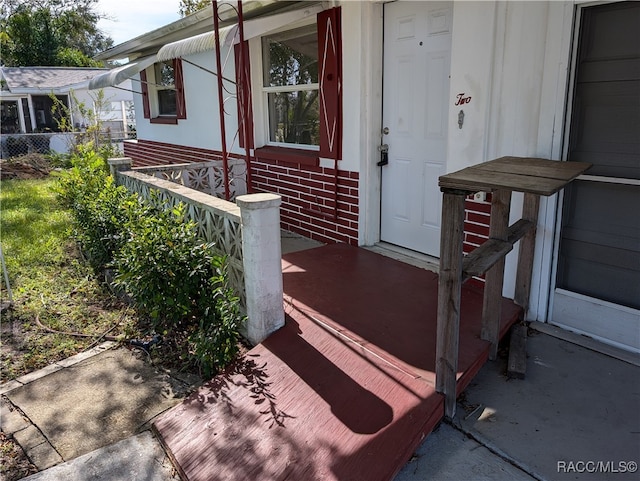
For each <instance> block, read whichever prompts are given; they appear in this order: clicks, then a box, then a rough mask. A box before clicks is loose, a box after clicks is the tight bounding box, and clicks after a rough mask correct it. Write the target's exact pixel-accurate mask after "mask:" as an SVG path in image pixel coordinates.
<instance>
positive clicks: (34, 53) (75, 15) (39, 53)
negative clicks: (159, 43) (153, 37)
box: [0, 0, 113, 67]
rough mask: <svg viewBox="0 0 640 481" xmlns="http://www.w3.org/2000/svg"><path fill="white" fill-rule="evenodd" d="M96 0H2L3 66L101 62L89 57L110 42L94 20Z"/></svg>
mask: <svg viewBox="0 0 640 481" xmlns="http://www.w3.org/2000/svg"><path fill="white" fill-rule="evenodd" d="M97 2H98V0H2V6H1V9H0V27H1V28H0V31H1V32H2V33H0V52H1V62H2V64H3V65H6V66H16V67H17V66H20V67H26V66H36V65H37V66H68V67H91V66H102V64H101V63H99V62H96V61H94V60H93V59H92V58H91V57H92V56H93V55H95V54H96V53H98V52H100V51H102V50H106V49H107V48H109V47H111V46H112V45H113V40H112V39H111V38H109V37H107V36H106V35H105V34H104V33H103V32H101V31H100V30H99V29H98V27H97V23H98V20H100V19H101V18H103V16H102V15H100V14H99V13H97V12H96V11H95V10H94V8H95V6H96V4H97Z"/></svg>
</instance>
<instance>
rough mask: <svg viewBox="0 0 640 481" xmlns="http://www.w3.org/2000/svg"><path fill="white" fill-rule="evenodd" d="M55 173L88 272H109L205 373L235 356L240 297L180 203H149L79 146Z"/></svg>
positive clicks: (155, 200) (156, 327) (98, 157)
mask: <svg viewBox="0 0 640 481" xmlns="http://www.w3.org/2000/svg"><path fill="white" fill-rule="evenodd" d="M70 161H71V164H72V166H73V167H72V168H71V169H69V170H68V171H66V172H64V173H63V174H62V175H61V178H60V181H59V185H58V196H59V198H60V200H61V201H62V203H63V204H64V205H66V206H68V207H70V208H71V210H72V213H73V218H74V222H73V227H74V235H75V237H76V239H77V240H78V241H79V243H80V245H81V247H82V249H83V251H84V252H85V253H86V254H87V256H88V258H89V260H90V262H91V264H92V267H93V268H94V269H96V270H99V271H101V270H103V269H104V268H106V267H113V268H115V280H114V284H115V286H116V287H118V288H120V289H122V290H123V291H124V292H125V293H126V294H127V295H128V296H129V297H130V299H131V302H132V303H133V305H134V306H135V307H136V308H137V309H138V311H139V312H140V313H141V314H142V315H143V316H144V317H146V318H148V319H149V320H150V322H151V326H152V328H153V329H154V330H155V331H156V332H159V333H163V334H165V335H169V336H173V337H174V338H176V339H181V340H182V341H183V342H184V343H185V344H186V345H185V346H183V347H185V348H186V349H187V350H188V354H187V357H188V358H189V359H190V360H191V361H192V362H194V363H195V364H197V365H198V366H199V367H200V369H201V370H202V371H203V373H204V374H205V375H207V376H208V375H210V374H212V373H213V372H215V371H216V370H217V369H220V368H222V367H224V366H226V365H227V364H228V363H229V362H231V361H232V360H233V359H234V358H235V357H236V355H237V352H238V341H239V337H240V336H239V326H240V323H241V322H242V315H241V313H240V307H239V306H240V303H239V299H238V298H237V296H235V294H234V293H233V290H232V289H231V288H230V287H229V286H228V281H227V278H228V277H227V267H226V260H225V259H224V258H223V257H220V256H216V255H214V253H213V251H212V245H211V244H208V243H205V242H203V241H202V240H200V239H199V238H198V237H197V234H196V232H197V230H196V224H195V223H194V222H187V221H186V219H185V206H184V205H183V204H180V205H178V206H176V207H173V208H170V207H168V206H167V205H166V204H164V203H162V202H160V200H159V198H158V197H153V198H152V199H151V200H150V201H149V202H145V201H143V200H142V199H141V198H140V197H139V196H138V195H135V194H130V193H129V192H128V191H127V190H126V189H125V188H124V187H118V186H116V185H115V182H114V180H113V178H112V177H111V176H110V175H108V171H107V168H106V163H105V161H104V159H103V157H102V156H101V155H99V154H97V153H96V152H94V151H93V150H92V149H91V148H90V147H83V146H80V147H79V149H78V152H77V153H76V154H74V155H72V156H71V158H70Z"/></svg>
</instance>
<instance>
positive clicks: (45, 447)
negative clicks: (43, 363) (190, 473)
mask: <svg viewBox="0 0 640 481" xmlns="http://www.w3.org/2000/svg"><path fill="white" fill-rule="evenodd" d="M113 347H114V344H113V343H105V344H103V345H101V346H100V347H98V348H95V349H92V350H91V351H88V352H86V353H82V354H79V355H77V356H73V357H71V358H69V359H66V360H64V361H61V362H58V363H55V364H52V365H50V366H48V367H46V368H44V369H41V370H40V371H36V372H34V373H30V374H28V375H26V376H23V377H21V378H18V379H17V380H16V381H12V382H11V383H7V384H4V385H2V386H1V387H0V393H2V400H1V405H0V426H1V428H2V431H3V432H5V433H6V434H9V435H12V436H13V437H14V439H15V440H16V441H17V442H18V443H19V444H20V446H21V447H22V449H23V450H24V452H25V453H26V454H27V456H28V457H29V459H30V460H31V462H32V463H33V464H34V465H35V466H36V467H37V468H38V469H40V470H46V471H43V472H41V473H38V474H37V475H34V476H33V478H34V479H78V480H80V479H87V480H88V479H109V480H114V481H115V480H117V479H136V480H137V479H159V480H164V479H167V480H168V479H174V477H173V469H172V468H171V464H170V463H169V461H168V459H166V455H165V454H164V452H163V451H162V449H161V448H160V447H159V445H157V443H156V442H155V440H154V439H153V437H152V436H151V434H150V432H149V431H148V430H149V427H150V423H151V422H152V421H153V420H154V419H155V417H156V416H158V415H159V414H161V413H163V412H164V411H166V410H167V409H169V408H170V407H172V406H174V405H175V404H177V403H179V402H180V401H181V400H182V398H183V397H184V395H185V394H186V393H187V392H188V391H189V390H190V389H191V388H193V387H195V386H196V384H197V382H198V380H197V379H196V378H194V377H189V376H184V375H176V374H171V373H168V372H163V371H161V370H159V369H157V368H155V367H154V366H152V365H151V364H150V363H149V362H148V360H147V355H146V353H144V352H142V351H137V350H133V351H130V350H129V349H126V348H122V347H121V348H117V349H114V348H113ZM145 432H146V434H145ZM122 440H126V441H122ZM121 441H122V442H123V444H122V443H120V442H121ZM96 450H97V451H96ZM132 450H133V451H132ZM70 460H72V461H71V462H70V463H64V462H65V461H70ZM61 463H64V464H61ZM56 465H60V466H56ZM89 465H92V466H93V467H92V468H91V469H89V468H88V466H89ZM143 465H144V466H147V467H148V466H154V469H157V470H158V471H157V473H156V471H153V470H152V471H151V472H154V473H156V474H157V476H156V475H154V477H152V478H145V477H141V476H138V475H135V476H133V477H131V476H129V475H127V476H124V477H123V476H121V475H118V474H117V473H118V472H119V471H118V469H121V468H122V469H125V467H126V469H127V470H128V471H127V472H128V473H137V472H138V470H139V469H140V466H143ZM52 466H56V467H55V468H51V467H52ZM116 466H120V467H121V468H116ZM136 466H138V467H136ZM47 468H51V473H53V474H46V475H45V474H44V473H49V470H48V469H47ZM145 472H146V471H145ZM55 473H64V475H63V474H55ZM72 473H75V474H72ZM100 473H102V474H100ZM162 473H164V474H162ZM120 474H122V473H120ZM165 475H166V476H165ZM48 476H52V477H48ZM162 476H165V477H162ZM175 479H177V478H175Z"/></svg>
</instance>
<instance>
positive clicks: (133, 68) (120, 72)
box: [89, 55, 158, 90]
mask: <svg viewBox="0 0 640 481" xmlns="http://www.w3.org/2000/svg"><path fill="white" fill-rule="evenodd" d="M157 61H158V60H157V58H156V56H155V55H149V56H148V57H143V58H139V59H137V60H135V61H133V62H129V63H127V64H125V65H121V66H119V67H116V68H113V69H111V70H109V71H108V72H105V73H102V74H100V75H96V76H95V77H93V78H92V79H91V80H90V81H89V90H97V89H103V88H107V87H114V86H116V85H119V84H121V83H122V82H124V81H125V80H127V79H129V78H131V77H133V76H134V75H135V74H137V73H138V72H140V71H141V70H144V69H145V68H147V67H149V66H151V65H153V64H154V63H156V62H157Z"/></svg>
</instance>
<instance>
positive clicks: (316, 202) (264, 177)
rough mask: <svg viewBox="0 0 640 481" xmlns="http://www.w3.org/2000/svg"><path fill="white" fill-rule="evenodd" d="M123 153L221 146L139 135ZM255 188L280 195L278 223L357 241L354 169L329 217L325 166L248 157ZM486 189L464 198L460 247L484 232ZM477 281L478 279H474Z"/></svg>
mask: <svg viewBox="0 0 640 481" xmlns="http://www.w3.org/2000/svg"><path fill="white" fill-rule="evenodd" d="M124 155H125V156H126V157H131V158H132V159H133V161H134V162H133V165H134V167H141V166H145V165H164V164H171V163H183V162H205V161H209V160H219V159H220V158H221V154H220V152H216V151H213V150H207V149H199V148H196V147H187V146H182V145H174V144H167V143H163V142H153V141H148V140H138V142H137V143H130V142H125V144H124ZM252 175H253V187H254V191H255V192H272V193H275V194H279V195H281V196H282V208H281V213H280V214H281V224H282V228H283V229H286V230H289V231H292V232H297V233H299V234H301V235H304V236H306V237H309V238H311V239H315V240H318V241H320V242H325V243H331V242H344V243H347V244H351V245H358V213H359V210H358V196H359V180H358V173H357V172H348V171H342V170H338V218H337V220H335V219H334V214H335V201H334V195H335V194H334V179H335V177H334V170H333V169H332V168H326V167H312V166H298V165H295V164H287V163H283V162H271V161H269V162H264V161H256V160H255V159H254V160H253V161H252ZM490 213H491V194H487V198H486V200H485V201H476V200H473V196H469V197H468V198H467V199H466V201H465V221H464V244H463V250H464V252H465V253H469V252H471V251H472V250H473V249H475V248H476V247H478V246H479V245H480V244H482V243H483V242H484V241H485V240H487V239H488V237H489V218H490ZM479 280H481V281H482V279H479Z"/></svg>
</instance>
